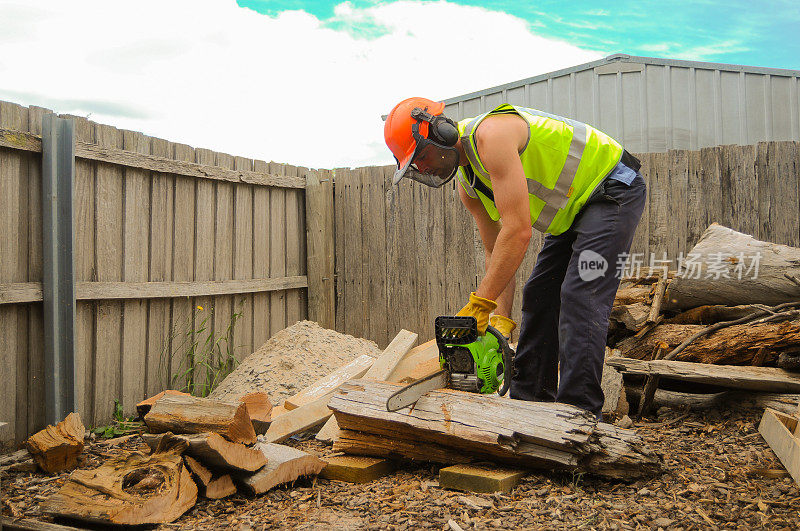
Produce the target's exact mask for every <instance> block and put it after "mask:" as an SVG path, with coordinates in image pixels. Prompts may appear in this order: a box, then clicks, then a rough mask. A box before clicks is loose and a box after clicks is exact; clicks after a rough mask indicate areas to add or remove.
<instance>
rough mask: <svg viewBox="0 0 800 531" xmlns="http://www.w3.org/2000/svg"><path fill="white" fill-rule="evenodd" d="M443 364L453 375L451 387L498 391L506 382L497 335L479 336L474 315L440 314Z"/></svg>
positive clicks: (438, 326)
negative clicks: (504, 380) (504, 381)
mask: <svg viewBox="0 0 800 531" xmlns="http://www.w3.org/2000/svg"><path fill="white" fill-rule="evenodd" d="M434 329H435V333H436V344H437V346H438V347H439V365H440V366H441V367H442V368H443V369H445V370H447V372H448V373H449V374H450V387H451V388H453V389H458V390H460V391H469V392H473V393H484V394H488V393H495V392H497V390H498V389H499V388H500V385H501V384H502V382H503V375H504V368H505V367H504V365H503V354H502V352H501V350H500V345H499V343H498V341H497V338H496V337H494V336H493V335H491V334H486V335H483V336H479V335H478V322H477V320H476V319H475V318H474V317H450V316H441V317H437V318H436V321H435V322H434Z"/></svg>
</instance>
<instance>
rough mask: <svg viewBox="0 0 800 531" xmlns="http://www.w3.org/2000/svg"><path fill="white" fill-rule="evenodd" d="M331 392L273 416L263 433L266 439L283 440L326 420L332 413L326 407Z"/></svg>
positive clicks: (276, 441) (272, 440)
mask: <svg viewBox="0 0 800 531" xmlns="http://www.w3.org/2000/svg"><path fill="white" fill-rule="evenodd" d="M333 393H334V392H333V391H331V392H330V393H328V394H326V395H323V396H322V397H320V398H318V399H317V400H315V401H313V402H309V403H307V404H303V405H302V406H300V407H299V408H297V409H293V410H291V411H288V412H286V413H284V414H282V415H280V416H278V417H273V419H272V422H271V423H270V425H269V428H268V429H267V433H266V434H264V437H265V438H266V441H267V442H273V443H278V442H282V441H285V440H286V439H288V438H289V437H291V436H292V435H295V434H297V433H302V432H304V431H307V430H310V429H311V428H313V427H315V426H319V425H320V424H322V423H323V422H325V421H326V420H328V419H329V418H330V416H331V414H332V413H331V410H330V409H328V401H329V400H330V399H331V397H332V396H333Z"/></svg>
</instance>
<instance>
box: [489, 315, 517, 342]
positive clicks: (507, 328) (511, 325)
mask: <svg viewBox="0 0 800 531" xmlns="http://www.w3.org/2000/svg"><path fill="white" fill-rule="evenodd" d="M489 324H490V325H492V326H493V327H495V328H497V331H498V332H500V333H501V334H503V336H504V337H505V338H506V339H511V332H513V331H514V329H515V328H516V327H517V323H515V322H514V321H513V320H511V319H509V318H508V317H504V316H502V315H493V316H492V317H491V319H489Z"/></svg>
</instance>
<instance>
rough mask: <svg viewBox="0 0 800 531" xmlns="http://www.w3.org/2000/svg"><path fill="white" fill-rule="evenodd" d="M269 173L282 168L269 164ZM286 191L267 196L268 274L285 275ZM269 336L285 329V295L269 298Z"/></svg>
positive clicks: (277, 293) (272, 275)
mask: <svg viewBox="0 0 800 531" xmlns="http://www.w3.org/2000/svg"><path fill="white" fill-rule="evenodd" d="M269 167H270V171H271V172H279V171H283V170H282V166H281V165H279V164H276V163H274V162H271V163H270V165H269ZM285 223H286V190H279V189H273V190H270V194H269V274H270V276H271V277H282V276H284V275H286V232H285V228H284V224H285ZM269 297H270V298H269V317H270V322H269V330H270V335H272V334H274V333H275V332H278V331H279V330H283V329H284V328H286V293H285V292H275V293H270V296H269Z"/></svg>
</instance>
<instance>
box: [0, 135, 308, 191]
mask: <svg viewBox="0 0 800 531" xmlns="http://www.w3.org/2000/svg"><path fill="white" fill-rule="evenodd" d="M0 147H7V148H11V149H18V150H23V151H33V152H41V151H42V139H41V136H39V135H34V134H30V133H26V132H24V131H20V130H18V129H12V128H8V127H3V128H0ZM75 156H76V158H81V159H86V160H96V161H101V162H107V163H111V164H116V165H120V166H126V167H129V168H140V169H143V170H150V171H157V172H161V173H172V174H175V175H184V176H187V177H197V178H201V179H212V180H218V181H229V182H241V183H246V184H254V185H257V186H274V187H280V188H305V185H306V183H305V181H304V180H303V178H302V177H297V176H285V175H275V174H270V173H268V172H257V171H251V170H233V169H230V168H220V167H215V166H206V165H203V164H195V163H193V162H191V161H183V160H175V159H172V158H170V157H163V156H158V155H148V154H142V153H133V152H129V151H125V150H123V149H115V148H111V147H107V146H104V145H101V144H99V143H98V144H95V143H92V142H84V141H78V142H76V145H75Z"/></svg>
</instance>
